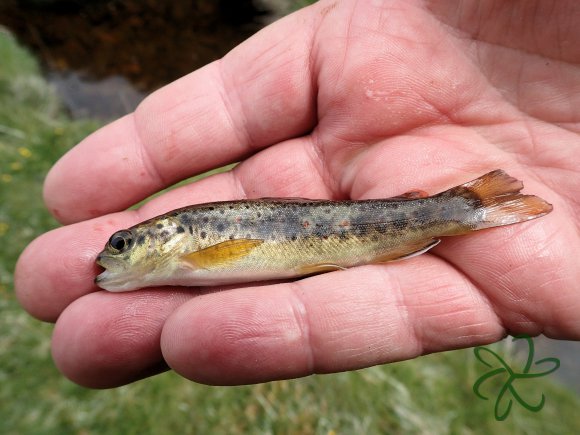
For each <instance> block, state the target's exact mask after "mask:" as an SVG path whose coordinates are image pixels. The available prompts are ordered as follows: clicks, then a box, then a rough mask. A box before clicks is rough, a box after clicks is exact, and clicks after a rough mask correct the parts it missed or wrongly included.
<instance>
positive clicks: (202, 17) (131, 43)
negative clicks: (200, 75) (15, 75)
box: [0, 0, 283, 119]
mask: <svg viewBox="0 0 580 435" xmlns="http://www.w3.org/2000/svg"><path fill="white" fill-rule="evenodd" d="M282 3H283V2H282ZM275 8H276V2H269V3H266V2H264V1H262V2H256V1H252V0H171V1H159V0H0V25H2V26H4V27H6V28H8V29H9V30H10V31H11V32H12V33H13V34H14V35H15V36H16V37H17V38H18V40H19V41H20V42H21V43H22V44H24V45H25V46H27V47H28V48H29V49H31V50H32V51H33V52H34V53H35V54H36V55H37V56H38V58H39V59H40V60H41V62H42V65H43V68H44V70H45V72H46V75H47V77H48V79H49V80H50V81H51V82H52V83H53V84H54V85H55V86H56V88H57V90H58V92H59V93H60V94H61V96H62V98H63V100H64V102H65V103H66V105H67V107H68V108H69V110H70V112H71V114H72V115H73V116H74V117H83V116H96V117H99V118H104V119H114V118H117V117H119V116H121V115H123V114H125V113H127V112H129V111H132V110H133V108H134V107H135V105H136V104H137V103H138V102H139V101H140V100H141V99H142V98H143V96H144V95H146V94H148V93H150V92H151V91H153V90H155V89H157V88H159V87H161V86H163V85H164V84H166V83H169V82H172V81H173V80H175V79H177V78H179V77H181V76H183V75H185V74H187V73H189V72H191V71H193V70H195V69H197V68H199V67H201V66H203V65H205V64H207V63H210V62H211V61H213V60H215V59H218V58H220V57H222V56H223V55H224V54H225V53H227V52H228V51H229V50H231V49H232V48H233V47H235V46H236V45H238V44H239V43H240V42H242V41H243V40H245V39H247V38H248V37H249V36H251V35H252V34H253V33H255V32H256V31H258V30H259V29H260V28H261V27H263V26H264V25H265V24H266V23H267V22H268V21H269V20H271V19H272V17H274V16H275V14H276V11H275V10H274V9H275Z"/></svg>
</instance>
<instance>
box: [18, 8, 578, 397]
mask: <svg viewBox="0 0 580 435" xmlns="http://www.w3.org/2000/svg"><path fill="white" fill-rule="evenodd" d="M433 3H434V4H435V5H429V4H427V5H426V4H425V3H424V2H420V1H384V2H358V3H357V2H354V1H343V2H336V3H333V2H327V1H320V2H319V3H317V4H316V5H314V6H312V7H309V8H307V9H304V10H302V11H299V12H298V13H296V14H294V15H291V16H289V17H286V18H285V19H283V20H281V21H279V22H277V23H275V24H273V25H271V26H270V27H268V28H266V29H264V30H263V31H262V32H260V33H258V34H257V35H255V36H254V37H253V38H251V39H250V40H248V41H246V42H245V43H244V44H242V45H240V46H239V47H237V48H236V49H234V50H233V51H232V52H231V53H230V54H228V55H227V56H226V57H225V58H223V59H221V60H220V61H217V62H215V63H213V64H211V65H208V66H207V67H205V68H203V69H201V70H198V71H196V72H194V73H192V74H190V75H189V76H187V77H184V78H182V79H181V80H179V81H177V82H175V83H173V84H171V85H169V86H167V87H165V88H163V89H161V90H160V91H158V92H156V93H155V94H153V95H152V96H150V97H149V98H148V99H147V100H145V101H144V102H143V103H142V104H141V106H140V107H139V108H138V109H137V111H136V112H135V113H134V114H131V115H129V116H127V117H125V118H122V119H120V120H118V121H117V122H115V123H113V124H111V125H109V126H107V127H105V128H103V129H102V130H100V131H98V132H96V133H95V134H93V135H92V136H90V137H89V138H87V139H86V140H85V141H84V142H83V143H81V144H80V145H79V146H77V147H76V148H75V149H73V150H72V151H71V152H70V153H68V154H67V155H66V156H65V157H63V159H62V160H61V161H60V162H59V163H58V164H57V165H56V166H55V167H54V168H53V170H52V171H51V173H50V174H49V176H48V178H47V180H46V187H45V196H46V202H47V204H48V206H49V207H50V209H51V211H52V212H53V213H54V215H55V216H56V217H57V218H58V219H60V220H61V221H62V222H63V223H68V224H70V225H68V226H65V227H63V228H59V229H57V230H54V231H52V232H50V233H48V234H45V235H42V236H41V237H39V238H38V239H37V240H35V241H34V242H33V243H32V244H31V245H30V246H29V247H28V248H27V250H26V251H25V252H24V253H23V254H22V257H21V258H20V260H19V263H18V267H17V274H16V286H17V292H18V296H19V298H20V300H21V302H22V304H23V305H24V307H25V308H26V309H27V310H28V311H29V312H30V313H31V314H32V315H34V316H36V317H38V318H41V319H44V320H47V321H56V329H55V333H54V339H53V354H54V358H55V361H56V363H57V365H58V367H59V368H60V369H61V370H62V371H63V372H64V373H65V374H66V375H67V376H68V377H70V378H71V379H72V380H74V381H75V382H78V383H80V384H83V385H88V386H94V387H108V386H116V385H122V384H125V383H128V382H131V381H134V380H136V379H139V378H142V377H144V376H149V375H151V374H154V373H157V372H159V371H162V370H164V369H166V367H167V365H169V366H170V367H171V368H173V369H175V370H176V371H177V372H178V373H180V374H181V375H183V376H185V377H187V378H189V379H192V380H195V381H199V382H205V383H212V384H238V383H251V382H261V381H266V380H271V379H280V378H290V377H296V376H303V375H307V374H310V373H320V372H334V371H341V370H350V369H356V368H360V367H367V366H370V365H374V364H381V363H385V362H390V361H396V360H401V359H407V358H413V357H416V356H418V355H421V354H424V353H428V352H435V351H442V350H447V349H453V348H459V347H466V346H473V345H479V344H483V343H489V342H492V341H496V340H498V339H500V338H502V337H503V336H505V335H506V334H507V333H527V334H530V335H534V334H540V333H544V334H546V335H548V336H551V337H559V338H571V339H579V338H580V320H579V317H578V312H579V311H580V291H579V290H580V288H579V286H580V284H579V283H580V267H579V266H578V261H577V259H576V255H575V254H576V253H578V252H579V251H580V237H579V234H580V232H579V226H580V225H579V219H578V215H580V199H579V198H580V195H579V194H578V192H579V191H580V169H579V168H578V162H580V145H579V143H580V142H579V139H580V138H579V132H580V109H579V108H580V68H579V67H578V64H579V63H580V34H579V33H578V32H577V27H578V25H580V10H579V8H578V6H577V3H576V2H574V1H573V0H570V1H555V0H554V1H552V2H549V1H548V2H529V1H524V0H522V1H514V2H502V1H495V2H494V1H491V2H481V3H480V2H455V1H453V2H451V1H449V2H441V1H438V2H433ZM240 160H243V162H242V163H241V164H240V165H238V166H237V167H236V168H235V169H234V170H233V171H231V172H228V173H224V174H219V175H215V176H212V177H209V178H206V179H204V180H202V181H199V182H196V183H193V184H190V185H187V186H184V187H181V188H179V189H176V190H173V191H171V192H169V193H166V194H164V195H162V196H160V197H157V198H155V199H154V200H152V201H150V202H149V203H147V204H146V205H145V206H144V207H142V208H141V209H139V210H138V211H120V210H124V209H125V208H126V207H128V206H129V205H131V204H134V203H135V202H137V201H139V200H141V199H143V198H145V197H147V196H148V195H150V194H152V193H154V192H156V191H159V190H161V189H163V188H165V187H167V186H169V185H171V184H173V183H175V182H176V181H178V180H181V179H184V178H187V177H190V176H191V175H194V174H197V173H201V172H204V171H206V170H208V169H211V168H214V167H217V166H220V165H224V164H227V163H231V162H236V161H240ZM497 168H501V169H504V170H506V171H507V172H509V173H510V174H511V175H513V176H515V177H516V178H519V179H522V180H524V182H525V184H526V192H530V193H533V194H536V195H539V196H541V197H543V198H545V199H546V200H548V201H549V202H551V203H552V204H553V205H554V212H553V213H551V214H550V215H548V216H547V217H544V218H542V219H538V220H535V221H532V222H529V223H525V224H520V225H515V226H511V227H503V228H497V229H493V230H488V231H483V232H480V233H477V234H473V235H469V236H463V237H457V238H453V239H448V240H444V241H443V243H441V244H440V245H439V246H438V247H437V248H436V249H434V250H433V251H432V253H430V254H427V255H423V256H421V257H417V258H415V259H412V260H408V261H404V262H400V263H392V264H389V265H369V266H364V267H357V268H353V269H350V270H347V271H340V272H333V273H329V274H325V275H319V276H315V277H311V278H306V279H303V280H299V281H296V282H292V283H278V284H269V285H262V286H246V287H243V288H242V287H241V288H238V289H232V290H228V291H219V292H215V291H214V290H215V289H191V288H175V289H148V290H142V291H138V292H133V293H121V294H110V293H107V292H104V291H97V290H98V289H97V288H96V287H95V286H94V284H93V278H94V276H95V275H96V273H98V268H97V266H95V264H94V259H95V257H96V254H97V252H98V251H100V250H101V249H102V247H103V245H104V244H105V242H106V240H107V239H108V237H109V236H110V234H111V233H113V232H114V231H116V230H118V229H121V228H126V227H128V226H131V225H133V224H135V223H137V222H139V221H141V220H144V219H146V218H149V217H152V216H155V215H158V214H161V213H164V212H166V211H168V210H171V209H174V208H177V207H181V206H185V205H188V204H194V203H201V202H208V201H218V200H229V199H241V198H256V197H264V196H270V197H271V196H278V197H279V196H299V197H310V198H333V199H343V198H353V199H363V198H383V197H389V196H394V195H398V194H401V193H403V192H406V191H409V190H413V189H423V190H426V191H428V192H430V193H436V192H439V191H441V190H444V189H446V188H448V187H451V186H454V185H457V184H460V183H463V182H465V181H468V180H471V179H473V178H475V177H477V176H479V175H482V174H483V173H485V172H487V171H489V170H493V169H497ZM57 319H58V320H57Z"/></svg>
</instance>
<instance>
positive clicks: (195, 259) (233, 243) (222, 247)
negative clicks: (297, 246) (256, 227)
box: [181, 239, 264, 269]
mask: <svg viewBox="0 0 580 435" xmlns="http://www.w3.org/2000/svg"><path fill="white" fill-rule="evenodd" d="M262 243H264V241H263V240H257V239H234V240H226V241H225V242H221V243H218V244H216V245H212V246H208V247H207V248H203V249H200V250H199V251H194V252H190V253H188V254H185V255H183V256H182V257H181V259H182V260H183V261H184V262H186V263H187V264H188V265H189V266H193V267H195V268H200V269H208V268H210V267H212V266H219V265H223V264H227V263H230V262H232V261H235V260H238V259H240V258H243V257H245V256H246V255H248V254H249V253H250V252H252V250H253V249H254V248H257V247H258V246H260V245H261V244H262Z"/></svg>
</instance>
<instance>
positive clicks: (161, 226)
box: [155, 224, 163, 229]
mask: <svg viewBox="0 0 580 435" xmlns="http://www.w3.org/2000/svg"><path fill="white" fill-rule="evenodd" d="M155 226H156V227H157V228H159V229H161V228H163V224H157V225H155Z"/></svg>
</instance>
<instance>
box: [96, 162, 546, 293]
mask: <svg viewBox="0 0 580 435" xmlns="http://www.w3.org/2000/svg"><path fill="white" fill-rule="evenodd" d="M522 188H523V184H522V182H521V181H518V180H516V179H515V178H512V177H510V176H509V175H508V174H506V173H505V172H504V171H502V170H496V171H493V172H490V173H488V174H486V175H483V176H482V177H480V178H477V179H476V180H473V181H470V182H468V183H465V184H462V185H460V186H457V187H454V188H452V189H449V190H447V191H445V192H442V193H439V194H437V195H433V196H427V194H425V193H424V192H420V191H417V192H409V193H407V194H405V195H403V196H400V197H395V198H389V199H372V200H364V201H328V200H314V199H300V198H288V199H282V198H280V199H275V198H263V199H256V200H244V201H227V202H215V203H210V204H199V205H194V206H190V207H185V208H181V209H178V210H174V211H171V212H169V213H166V214H164V215H161V216H158V217H156V218H153V219H150V220H147V221H145V222H142V223H140V224H138V225H135V226H133V227H131V228H129V229H126V230H121V231H118V232H116V233H114V234H113V235H112V236H111V238H110V239H109V241H108V243H107V244H106V246H105V249H104V250H103V251H102V252H101V253H100V254H99V255H98V257H97V264H99V265H100V266H102V267H103V268H105V271H104V272H103V273H101V274H100V275H98V276H97V277H96V279H95V282H96V284H97V285H98V286H99V287H101V288H103V289H106V290H109V291H114V292H120V291H129V290H136V289H139V288H143V287H152V286H167V285H169V286H211V285H221V284H233V283H242V282H251V281H263V280H272V279H285V278H295V277H300V276H305V275H312V274H316V273H321V272H328V271H332V270H340V269H345V268H348V267H353V266H358V265H362V264H370V263H383V262H388V261H393V260H399V259H403V258H409V257H413V256H415V255H419V254H422V253H424V252H426V251H428V250H429V249H431V248H433V247H434V246H435V245H437V244H438V243H439V241H440V237H446V236H456V235H461V234H467V233H470V232H472V231H477V230H481V229H484V228H491V227H497V226H502V225H510V224H515V223H518V222H524V221H527V220H530V219H535V218H538V217H540V216H544V215H545V214H547V213H549V212H550V211H551V210H552V206H551V205H550V204H548V203H547V202H546V201H544V200H543V199H541V198H539V197H537V196H533V195H523V194H520V193H519V192H520V190H522Z"/></svg>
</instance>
